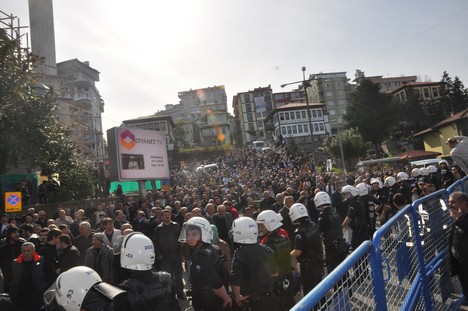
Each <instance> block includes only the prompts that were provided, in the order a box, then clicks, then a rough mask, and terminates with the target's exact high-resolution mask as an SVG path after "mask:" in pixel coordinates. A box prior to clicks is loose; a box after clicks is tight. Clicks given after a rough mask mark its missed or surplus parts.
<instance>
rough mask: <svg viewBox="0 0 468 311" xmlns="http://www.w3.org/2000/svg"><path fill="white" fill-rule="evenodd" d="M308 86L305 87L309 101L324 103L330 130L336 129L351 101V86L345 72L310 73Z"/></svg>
mask: <svg viewBox="0 0 468 311" xmlns="http://www.w3.org/2000/svg"><path fill="white" fill-rule="evenodd" d="M309 79H310V87H309V88H307V96H308V98H309V102H312V103H324V104H325V109H326V111H327V114H328V115H329V117H330V123H331V126H332V132H333V133H336V132H337V131H338V125H339V124H338V123H341V122H342V120H343V116H344V115H345V114H346V110H347V108H348V105H349V104H350V103H351V92H352V86H351V84H349V79H348V78H347V77H346V72H330V73H318V74H312V75H310V77H309Z"/></svg>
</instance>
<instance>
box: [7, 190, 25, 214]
mask: <svg viewBox="0 0 468 311" xmlns="http://www.w3.org/2000/svg"><path fill="white" fill-rule="evenodd" d="M22 208H23V207H22V203H21V192H5V212H7V213H11V212H21V209H22Z"/></svg>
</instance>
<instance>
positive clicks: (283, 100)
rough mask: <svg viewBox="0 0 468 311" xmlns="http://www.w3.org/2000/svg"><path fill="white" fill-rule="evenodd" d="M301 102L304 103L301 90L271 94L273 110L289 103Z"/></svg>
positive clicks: (303, 95)
mask: <svg viewBox="0 0 468 311" xmlns="http://www.w3.org/2000/svg"><path fill="white" fill-rule="evenodd" d="M303 102H305V94H304V91H302V90H293V91H291V92H280V93H274V94H273V108H280V107H281V106H284V105H287V104H290V103H303Z"/></svg>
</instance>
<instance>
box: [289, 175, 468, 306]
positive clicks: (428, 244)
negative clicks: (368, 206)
mask: <svg viewBox="0 0 468 311" xmlns="http://www.w3.org/2000/svg"><path fill="white" fill-rule="evenodd" d="M454 191H461V192H464V193H467V194H468V177H465V178H464V179H462V180H459V181H457V182H456V183H454V184H453V185H451V186H450V187H449V188H448V189H441V190H439V191H437V192H434V193H432V194H430V195H427V196H424V197H423V198H420V199H418V200H416V201H415V202H413V203H412V204H411V205H407V206H405V207H404V208H402V209H401V210H400V211H399V212H398V213H397V214H396V215H395V216H394V217H392V218H391V219H390V220H389V221H387V222H386V223H385V224H384V225H383V226H382V227H380V228H379V229H378V230H377V231H376V232H375V234H374V237H373V241H372V242H370V241H366V242H364V243H362V244H361V246H359V247H358V248H357V249H356V250H355V251H354V252H353V253H351V254H350V255H349V256H348V258H346V260H345V261H343V262H342V263H341V264H340V265H339V266H338V267H337V268H336V269H335V270H333V271H332V272H331V273H330V274H329V275H328V276H327V277H326V278H324V279H323V281H322V282H321V283H320V284H318V285H317V286H316V287H315V288H314V289H313V290H312V291H310V292H309V293H308V294H307V295H305V297H304V298H303V299H301V301H299V302H298V303H297V304H296V306H294V308H293V309H292V310H312V309H313V310H383V311H387V310H456V309H457V308H458V306H459V305H460V303H461V301H462V299H459V298H461V296H462V291H461V286H460V283H459V281H458V278H456V277H452V276H451V265H450V254H449V249H448V244H449V237H450V232H451V228H452V218H451V217H450V211H449V208H448V204H447V202H448V197H449V195H450V194H451V193H453V192H454Z"/></svg>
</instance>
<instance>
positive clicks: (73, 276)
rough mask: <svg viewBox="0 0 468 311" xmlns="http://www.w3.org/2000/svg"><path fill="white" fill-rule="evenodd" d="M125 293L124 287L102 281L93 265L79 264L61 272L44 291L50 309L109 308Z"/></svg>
mask: <svg viewBox="0 0 468 311" xmlns="http://www.w3.org/2000/svg"><path fill="white" fill-rule="evenodd" d="M124 293H125V291H123V290H121V289H119V288H117V287H115V286H112V285H110V284H108V283H105V282H103V281H102V279H101V277H100V276H99V274H98V273H97V272H96V271H94V270H93V269H91V268H89V267H85V266H78V267H74V268H71V269H69V270H67V271H65V272H63V273H62V274H60V275H59V277H58V278H57V280H56V281H55V283H54V284H52V286H51V287H50V288H49V289H48V290H47V291H46V292H45V293H44V302H45V306H46V310H49V311H63V310H65V311H76V310H81V311H100V310H109V308H112V301H113V300H114V299H116V298H118V297H120V296H121V295H123V294H124ZM128 310H130V309H128Z"/></svg>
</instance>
